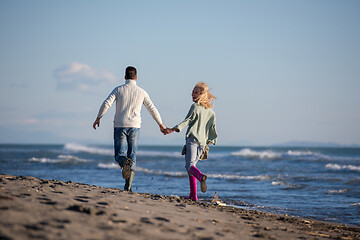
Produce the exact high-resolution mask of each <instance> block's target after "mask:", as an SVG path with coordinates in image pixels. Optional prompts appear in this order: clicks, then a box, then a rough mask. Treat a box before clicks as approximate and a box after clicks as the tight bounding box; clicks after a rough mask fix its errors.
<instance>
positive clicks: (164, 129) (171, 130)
mask: <svg viewBox="0 0 360 240" xmlns="http://www.w3.org/2000/svg"><path fill="white" fill-rule="evenodd" d="M159 126H160V131H161V132H162V133H163V134H164V135H168V134H170V133H173V132H175V131H176V129H175V128H167V127H165V126H164V124H161V125H159Z"/></svg>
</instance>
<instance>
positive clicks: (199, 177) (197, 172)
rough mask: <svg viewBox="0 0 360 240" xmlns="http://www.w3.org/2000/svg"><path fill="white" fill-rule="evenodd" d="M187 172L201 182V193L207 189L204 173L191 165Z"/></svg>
mask: <svg viewBox="0 0 360 240" xmlns="http://www.w3.org/2000/svg"><path fill="white" fill-rule="evenodd" d="M189 173H190V174H192V175H193V176H194V177H196V179H197V180H199V182H200V183H201V191H202V192H203V193H204V192H206V190H207V185H206V179H207V176H206V175H205V174H202V173H201V172H200V170H199V169H198V168H197V167H195V166H192V167H191V168H190V169H189Z"/></svg>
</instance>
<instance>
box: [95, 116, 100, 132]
mask: <svg viewBox="0 0 360 240" xmlns="http://www.w3.org/2000/svg"><path fill="white" fill-rule="evenodd" d="M96 125H97V126H98V127H100V118H96V120H95V122H94V123H93V128H94V129H95V130H96Z"/></svg>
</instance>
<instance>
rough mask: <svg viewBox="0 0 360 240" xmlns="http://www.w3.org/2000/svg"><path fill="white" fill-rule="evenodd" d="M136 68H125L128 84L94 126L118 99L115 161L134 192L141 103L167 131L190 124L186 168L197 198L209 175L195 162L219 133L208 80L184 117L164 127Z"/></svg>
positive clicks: (195, 91) (104, 108)
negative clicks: (140, 84)
mask: <svg viewBox="0 0 360 240" xmlns="http://www.w3.org/2000/svg"><path fill="white" fill-rule="evenodd" d="M136 80H137V71H136V68H134V67H131V66H129V67H127V68H126V70H125V84H123V85H121V86H118V87H116V88H115V89H114V90H113V91H112V92H111V93H110V95H109V96H108V97H107V98H106V99H105V101H104V102H103V103H102V105H101V107H100V110H99V113H98V115H97V118H96V120H95V122H94V123H93V128H94V129H95V130H96V127H99V126H100V119H101V117H102V116H104V114H105V113H106V111H107V110H108V109H109V108H110V107H111V106H112V104H113V103H114V102H116V112H115V117H114V150H115V161H116V162H117V163H118V164H119V165H120V167H121V168H122V169H123V170H122V176H123V178H124V179H125V186H124V190H127V191H131V185H132V182H133V180H134V177H135V172H136V151H137V148H138V140H139V137H140V125H141V117H140V111H141V107H142V105H145V107H146V109H147V110H148V111H149V113H150V114H151V116H152V117H153V119H154V120H155V121H156V123H157V124H158V125H159V128H160V131H161V132H162V133H163V134H164V135H167V134H170V133H172V132H175V131H176V132H180V131H181V130H182V129H184V128H186V127H188V129H187V132H186V145H185V147H184V149H186V151H185V153H184V154H185V168H186V170H187V172H188V175H189V184H190V195H189V199H192V200H194V201H197V200H198V198H197V181H199V182H200V183H201V191H202V192H206V190H207V185H206V179H207V176H206V175H205V174H203V173H202V172H201V171H200V170H199V169H198V168H197V167H196V164H197V162H198V161H199V160H200V157H201V155H202V154H203V152H204V149H205V148H206V147H207V145H209V144H214V145H215V144H216V139H217V133H216V128H215V113H214V111H213V110H212V107H213V103H212V101H213V100H214V99H215V96H213V95H212V94H211V93H210V92H209V89H208V86H207V84H206V83H203V82H199V83H197V84H196V85H195V87H194V89H193V91H192V99H193V102H194V104H192V105H191V107H190V110H189V112H188V114H187V115H186V117H185V119H184V120H183V121H182V122H181V123H179V124H178V125H176V126H174V127H173V128H167V127H165V126H164V124H163V122H162V119H161V116H160V113H159V111H158V110H157V109H156V107H155V106H154V104H153V103H152V101H151V99H150V97H149V95H148V93H147V92H146V91H145V90H143V89H142V88H140V87H138V86H137V84H136Z"/></svg>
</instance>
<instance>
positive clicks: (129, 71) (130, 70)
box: [125, 66, 136, 79]
mask: <svg viewBox="0 0 360 240" xmlns="http://www.w3.org/2000/svg"><path fill="white" fill-rule="evenodd" d="M125 78H126V79H135V78H136V68H134V67H132V66H129V67H127V68H126V70H125Z"/></svg>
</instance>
